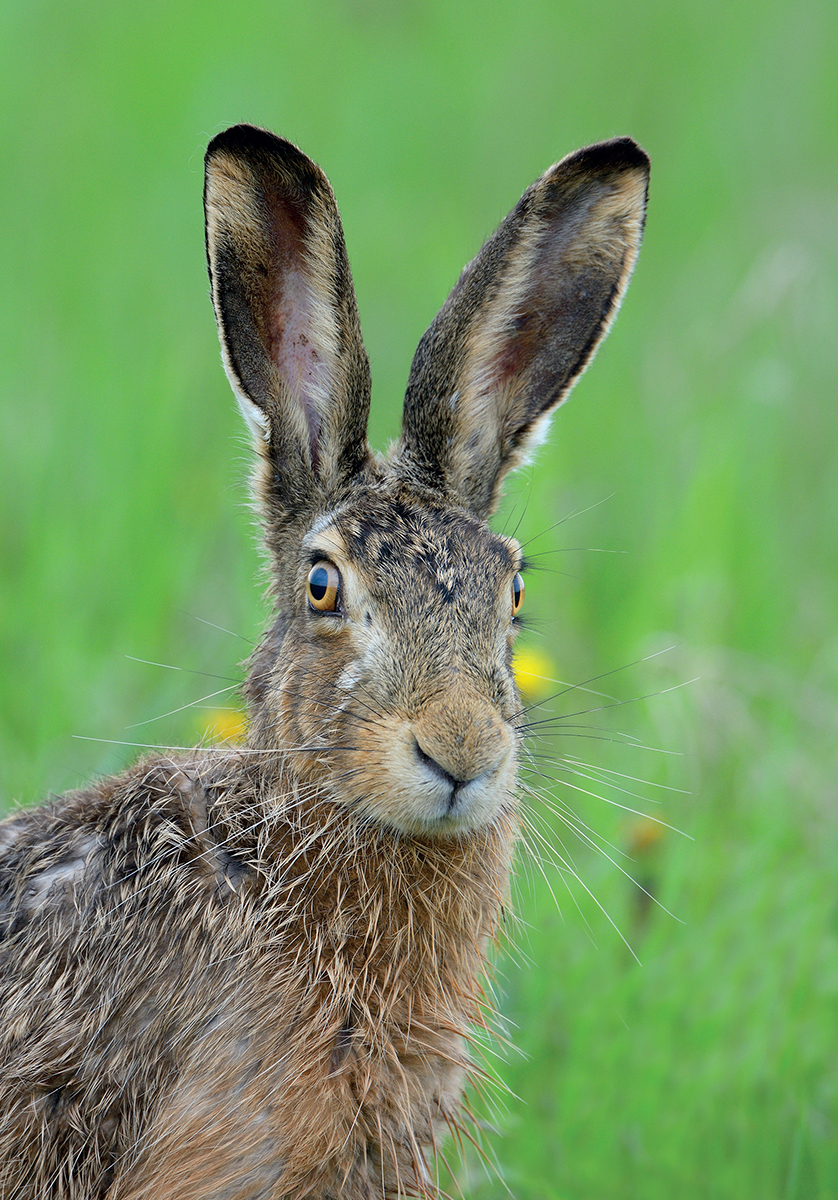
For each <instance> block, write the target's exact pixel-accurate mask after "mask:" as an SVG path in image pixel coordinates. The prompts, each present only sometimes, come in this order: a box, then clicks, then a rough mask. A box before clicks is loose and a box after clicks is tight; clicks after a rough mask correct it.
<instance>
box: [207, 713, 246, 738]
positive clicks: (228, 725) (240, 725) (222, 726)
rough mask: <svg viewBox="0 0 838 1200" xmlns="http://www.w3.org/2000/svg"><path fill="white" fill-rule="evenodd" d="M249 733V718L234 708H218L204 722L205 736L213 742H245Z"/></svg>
mask: <svg viewBox="0 0 838 1200" xmlns="http://www.w3.org/2000/svg"><path fill="white" fill-rule="evenodd" d="M246 733H247V718H246V717H245V715H244V713H243V712H239V711H238V710H237V709H232V708H217V709H214V710H213V711H212V712H210V713H208V714H207V717H206V719H205V720H204V722H203V736H204V737H205V738H209V739H210V740H211V741H213V742H234V743H237V742H243V741H244V738H245V734H246Z"/></svg>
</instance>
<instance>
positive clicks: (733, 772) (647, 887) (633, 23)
mask: <svg viewBox="0 0 838 1200" xmlns="http://www.w3.org/2000/svg"><path fill="white" fill-rule="evenodd" d="M836 61H838V9H836V7H835V6H834V5H830V4H828V3H827V2H826V0H799V3H798V4H796V5H795V6H793V7H792V6H791V5H788V4H785V3H782V2H780V0H762V2H761V3H759V4H757V3H756V0H731V2H730V3H727V4H722V3H720V2H718V0H711V2H709V3H706V4H703V5H700V6H699V5H696V6H690V7H687V6H678V5H672V4H664V3H662V2H661V0H637V2H636V3H634V4H627V3H604V2H602V0H592V2H591V3H589V4H587V5H584V6H583V5H571V4H568V3H565V2H562V3H556V2H551V0H521V3H519V4H518V5H515V6H509V5H505V4H502V3H500V2H499V0H484V3H481V4H479V5H478V4H472V3H456V2H452V0H416V2H415V3H406V2H395V0H387V2H385V0H322V2H319V3H312V4H310V5H297V6H291V5H290V4H288V3H285V2H284V0H277V2H276V3H274V4H272V5H268V4H265V3H257V2H256V0H243V2H242V4H241V5H239V6H238V7H237V8H236V9H235V10H232V9H231V8H230V7H229V6H222V5H220V4H217V3H215V0H204V3H202V4H200V5H199V4H197V3H195V2H194V0H184V2H183V3H181V4H179V5H172V4H163V3H160V0H149V2H148V3H146V4H144V5H136V4H129V3H127V2H126V0H111V3H109V4H107V5H105V4H102V3H99V2H97V0H91V2H90V3H88V4H86V5H83V6H79V7H78V9H77V11H72V10H71V7H70V6H68V5H62V4H59V3H57V2H56V0H32V3H29V4H27V5H22V4H13V3H11V2H10V0H5V3H4V4H3V7H2V13H0V145H2V147H3V157H2V165H3V171H2V182H0V226H2V231H3V232H2V237H1V238H0V264H2V278H3V288H2V290H0V330H2V336H0V494H1V495H2V506H3V507H2V521H1V522H0V683H1V684H2V686H0V762H2V770H1V771H0V806H2V807H4V808H7V807H10V806H11V805H12V804H16V803H30V802H34V801H35V800H36V799H38V798H39V797H41V796H43V795H44V794H46V793H48V792H60V791H63V790H65V789H67V788H70V787H74V786H78V785H80V784H81V783H83V782H84V781H85V780H86V779H88V778H89V777H90V776H91V775H93V774H95V773H102V772H109V771H112V770H115V769H118V768H119V767H120V766H121V765H122V764H124V763H125V762H127V761H129V760H130V758H131V757H132V756H133V755H134V754H136V753H137V750H136V749H134V747H135V746H136V745H158V744H163V745H183V744H191V743H192V742H193V741H194V740H195V739H196V738H200V737H203V736H208V734H207V730H208V729H210V730H214V731H215V732H223V730H224V728H226V727H227V722H233V723H234V722H235V713H236V710H237V697H236V693H235V681H236V680H237V679H238V678H240V666H239V664H240V663H241V661H242V660H243V659H244V658H245V657H246V655H247V653H248V650H249V648H250V646H251V644H252V642H253V640H254V638H255V637H257V636H258V633H259V631H260V629H261V627H262V625H263V622H264V620H265V615H266V614H265V608H264V604H263V602H262V598H261V591H262V584H261V576H260V570H261V567H260V555H259V549H258V544H257V537H256V535H255V532H254V529H253V523H252V516H251V514H250V512H249V509H248V505H247V488H246V478H247V471H248V462H249V450H248V447H247V444H246V438H245V436H244V431H243V429H242V428H241V425H240V418H239V416H238V413H237V412H236V411H235V407H234V404H233V401H232V397H231V395H230V392H229V388H228V385H227V383H226V380H225V379H224V376H223V372H222V370H221V367H220V364H219V354H218V348H217V340H216V334H215V328H214V323H213V319H212V313H211V307H210V303H209V299H208V287H207V281H206V269H205V261H204V250H203V231H202V219H201V186H202V156H203V151H204V148H205V146H206V142H207V140H208V139H209V137H211V136H212V135H213V134H214V133H215V132H217V131H218V130H219V129H221V128H223V127H224V126H226V125H228V124H232V123H234V122H236V121H240V120H247V121H251V122H254V123H256V124H261V125H265V126H267V127H269V128H271V129H274V130H275V131H277V132H279V133H282V134H283V135H284V136H287V137H289V138H291V139H292V140H294V141H296V142H297V143H298V144H299V145H300V146H301V147H302V148H303V149H304V150H305V151H306V152H307V153H308V154H309V155H311V156H312V157H313V158H314V159H315V160H316V161H318V162H319V163H320V164H321V165H322V166H323V168H324V169H325V170H326V172H327V174H328V175H329V177H330V179H331V181H332V184H333V186H334V189H335V192H336V195H337V198H338V202H339V205H340V207H341V212H342V216H343V221H344V227H345V231H346V239H347V244H348V249H349V254H350V259H351V262H352V266H353V271H354V276H355V283H356V288H357V292H358V299H359V307H360V312H361V319H362V324H363V327H364V331H365V337H366V342H367V348H368V350H369V353H370V359H371V364H372V372H373V417H372V427H371V436H372V438H373V441H374V443H375V444H376V445H378V446H383V445H385V444H386V442H387V440H388V439H389V438H391V437H393V436H395V434H396V433H397V431H398V422H399V411H400V404H401V397H402V395H403V390H404V383H405V380H406V378H407V371H408V367H409V364H410V359H411V356H412V354H413V350H414V348H415V346H416V343H417V341H418V339H419V337H420V336H421V334H422V332H423V330H424V329H425V327H426V326H427V324H428V323H429V322H430V320H431V319H432V317H433V315H434V313H435V312H436V311H437V309H438V308H439V306H440V305H441V303H442V302H443V300H444V298H445V296H446V294H447V292H448V290H449V289H450V287H451V285H452V284H453V283H454V281H455V279H456V277H457V274H458V272H459V270H460V268H461V266H462V265H463V263H464V262H466V260H467V259H469V258H470V257H471V256H472V255H473V254H474V253H475V252H476V251H477V249H478V248H479V246H480V244H481V242H482V241H483V239H484V238H485V237H486V236H487V235H488V234H489V233H490V232H491V231H492V230H493V229H494V228H495V226H496V225H497V223H498V222H499V220H500V219H501V218H502V217H503V216H504V215H505V213H506V212H507V211H508V210H509V208H511V206H512V205H513V204H514V203H515V201H516V200H517V198H518V196H519V195H520V193H521V191H522V190H523V189H524V187H526V186H527V185H528V184H529V183H530V182H531V181H532V180H533V179H534V178H535V177H536V176H537V175H538V174H540V172H542V171H543V170H544V169H545V168H546V167H547V166H548V165H549V164H550V163H551V162H552V161H555V160H556V159H558V158H560V157H561V156H562V155H564V154H565V153H567V152H569V151H571V150H573V149H575V148H576V147H578V146H580V145H583V144H585V143H586V142H590V141H596V140H600V139H602V138H606V137H610V136H614V135H617V134H630V135H631V136H633V137H635V138H636V139H637V140H638V141H639V142H640V143H641V144H642V145H643V146H644V148H645V149H646V150H647V151H648V153H649V154H650V156H651V159H652V185H651V193H650V205H649V216H648V225H647V232H646V238H645V243H644V247H643V250H642V252H641V255H640V261H639V265H638V268H637V271H636V273H635V277H634V281H633V283H632V285H631V287H630V289H629V292H628V294H627V297H626V300H625V303H624V306H623V310H622V312H621V313H620V315H619V317H618V319H617V322H616V324H615V327H614V329H613V331H612V333H611V335H610V337H609V339H608V341H607V342H606V343H605V345H604V347H603V348H602V350H601V352H600V354H599V356H598V358H597V360H596V361H595V363H594V364H593V366H592V368H591V370H590V371H589V372H588V373H587V374H586V375H585V377H584V378H583V379H582V380H581V382H580V383H579V385H578V387H577V389H576V391H575V392H574V394H573V397H572V398H571V400H570V402H569V403H568V405H567V406H566V407H565V408H563V409H562V410H561V412H560V413H559V415H558V416H557V418H556V420H555V421H554V423H553V429H552V434H551V439H550V442H549V445H546V446H545V447H544V448H543V449H542V450H541V451H540V453H539V456H538V459H537V461H536V462H535V464H534V465H533V466H531V467H528V468H527V469H526V470H524V471H523V472H521V473H520V474H519V475H518V476H517V477H516V479H515V480H514V482H513V483H512V484H511V485H510V486H509V488H508V495H507V498H506V501H505V507H504V511H503V513H502V514H501V515H500V517H499V518H498V520H497V526H498V528H505V529H515V530H516V534H517V536H518V537H519V538H520V539H521V540H522V541H524V542H526V543H527V544H528V548H529V553H530V555H531V557H533V558H534V560H535V563H536V566H537V568H538V569H537V570H534V571H533V572H531V574H530V576H529V577H528V581H527V589H528V590H527V612H528V615H529V622H528V628H527V630H526V631H525V633H524V634H523V635H522V639H521V650H522V654H521V661H522V681H523V683H524V684H525V686H526V688H527V692H526V698H527V700H528V702H530V703H532V704H533V705H534V706H536V707H534V708H533V709H532V718H533V723H534V736H533V739H532V741H531V744H530V753H531V757H530V758H529V759H528V761H527V766H526V769H525V771H524V783H525V795H524V802H525V808H526V812H527V817H528V825H529V830H530V832H529V834H528V838H527V844H526V846H524V847H522V853H521V857H520V869H519V873H518V879H517V883H516V888H515V892H516V902H515V907H516V910H517V918H516V923H515V928H514V929H513V930H512V931H511V938H510V946H509V947H507V948H505V949H503V950H502V951H501V952H500V953H499V956H498V962H497V969H496V974H495V978H494V988H495V992H496V997H497V1004H498V1007H499V1010H500V1013H501V1019H502V1021H503V1024H504V1028H505V1030H506V1032H507V1035H508V1037H509V1040H510V1041H511V1043H512V1044H513V1045H512V1048H507V1049H503V1047H502V1046H501V1045H498V1046H496V1047H495V1048H494V1049H490V1050H489V1051H488V1052H487V1054H488V1057H487V1064H488V1068H489V1069H490V1070H491V1071H492V1072H494V1073H496V1074H497V1076H498V1080H499V1085H498V1089H497V1090H496V1092H495V1093H494V1099H490V1100H489V1102H488V1111H487V1113H486V1119H487V1121H491V1123H492V1124H494V1125H496V1126H498V1129H499V1132H498V1133H493V1134H487V1138H486V1145H487V1147H489V1148H490V1149H489V1154H490V1157H492V1158H493V1159H494V1160H495V1161H496V1166H495V1167H493V1168H489V1169H487V1168H486V1167H485V1166H484V1165H481V1161H480V1157H479V1155H477V1154H476V1152H474V1151H473V1150H468V1151H467V1152H466V1155H465V1161H464V1162H463V1163H461V1164H460V1165H459V1166H458V1167H456V1168H455V1173H456V1176H457V1183H456V1185H455V1184H453V1183H452V1184H451V1185H450V1188H449V1190H451V1191H452V1192H453V1193H454V1194H456V1188H457V1187H460V1188H461V1190H462V1193H463V1194H464V1195H465V1196H467V1197H474V1198H475V1200H490V1198H491V1200H495V1198H498V1200H499V1198H500V1197H503V1196H508V1195H509V1194H510V1192H511V1193H512V1194H513V1195H514V1196H516V1197H517V1198H518V1200H606V1198H607V1200H671V1198H672V1197H674V1196H678V1197H685V1198H692V1197H695V1198H696V1200H698V1198H701V1200H734V1198H735V1200H743V1198H744V1200H750V1198H752V1197H753V1198H754V1200H756V1198H759V1200H828V1198H834V1197H835V1196H838V871H837V870H836V863H838V686H836V685H838V624H836V613H838V546H836V541H838V539H836V530H838V436H837V435H838V423H837V422H838V414H836V399H837V398H838V397H836V382H835V381H836V372H835V357H836V356H835V340H836V329H838V270H836V268H838V85H836V71H835V63H836ZM159 664H162V665H159ZM524 668H526V669H528V670H529V671H530V673H531V674H532V676H534V677H533V678H531V679H527V678H525V677H524V674H523V670H524ZM542 676H546V677H547V680H545V679H544V678H539V677H542ZM548 680H556V681H563V682H555V683H552V682H548ZM570 685H573V686H570ZM231 687H232V689H233V690H229V689H230V688H231ZM225 714H226V715H225ZM231 727H232V726H231Z"/></svg>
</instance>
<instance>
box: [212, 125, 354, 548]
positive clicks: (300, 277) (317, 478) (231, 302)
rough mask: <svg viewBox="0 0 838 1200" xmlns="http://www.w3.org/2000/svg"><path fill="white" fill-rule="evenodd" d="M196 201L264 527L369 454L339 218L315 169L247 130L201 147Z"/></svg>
mask: <svg viewBox="0 0 838 1200" xmlns="http://www.w3.org/2000/svg"><path fill="white" fill-rule="evenodd" d="M204 207H205V211H206V222H207V262H208V266H209V273H210V281H211V283H212V301H213V306H214V308H215V315H216V319H217V321H218V332H219V336H220V338H221V348H222V353H223V357H224V366H225V368H226V370H227V375H228V376H229V379H230V383H231V384H232V386H233V391H234V392H235V395H236V398H237V400H238V402H239V405H240V407H241V409H242V412H243V413H244V416H245V418H246V420H247V423H248V425H249V426H250V428H251V431H252V433H253V435H254V439H255V442H256V445H257V448H258V450H259V452H260V453H261V455H262V456H263V458H264V460H265V464H264V466H265V469H264V470H263V472H262V479H261V487H260V490H261V499H262V503H263V506H264V508H265V517H266V520H267V523H268V525H269V527H270V526H272V525H275V526H280V527H281V525H282V523H283V522H284V521H286V520H287V519H289V518H292V517H294V516H295V515H298V514H302V515H305V514H308V515H310V514H311V512H313V511H316V510H317V509H318V508H319V507H321V506H322V505H323V503H325V502H327V501H328V498H329V497H330V496H331V495H334V494H335V492H336V491H339V490H340V488H341V487H342V486H343V485H344V484H345V483H347V482H348V481H349V480H350V479H351V478H352V477H353V476H354V475H355V474H357V472H358V471H359V470H360V469H361V467H362V466H363V464H364V462H365V460H366V457H367V454H368V447H367V440H366V425H367V416H368V414H369V403H370V374H369V363H368V361H367V356H366V352H365V350H364V346H363V342H362V340H361V330H360V326H359V322H358V310H357V306H356V303H355V293H354V290H353V287H352V276H351V274H350V271H349V263H348V261H347V257H346V247H345V245H344V240H343V231H342V228H341V223H340V217H339V216H338V210H337V205H336V204H335V198H334V195H333V194H332V189H331V187H330V186H329V181H328V180H327V179H326V176H325V175H324V174H323V172H322V171H321V170H320V168H319V167H317V166H316V165H315V164H314V163H313V162H312V161H311V159H309V158H307V157H306V156H305V155H304V154H303V153H302V152H301V151H300V150H298V149H297V147H296V146H293V145H292V144H291V143H290V142H286V141H283V140H282V139H280V138H277V137H275V136H274V135H273V134H271V133H268V132H267V131H265V130H263V129H256V128H254V127H253V126H251V125H236V126H234V127H233V128H231V129H227V130H226V131H225V132H224V133H220V134H218V136H217V137H215V138H213V140H212V141H211V142H210V144H209V147H208V149H207V154H206V181H205V188H204Z"/></svg>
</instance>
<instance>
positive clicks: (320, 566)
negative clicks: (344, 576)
mask: <svg viewBox="0 0 838 1200" xmlns="http://www.w3.org/2000/svg"><path fill="white" fill-rule="evenodd" d="M306 595H307V596H308V602H309V604H310V605H311V607H312V608H314V609H316V610H317V612H337V611H338V608H339V606H340V571H339V570H338V569H337V567H336V566H335V564H334V563H330V562H326V560H325V559H323V561H322V562H316V563H315V564H314V566H313V567H312V568H311V570H310V571H309V573H308V579H307V580H306Z"/></svg>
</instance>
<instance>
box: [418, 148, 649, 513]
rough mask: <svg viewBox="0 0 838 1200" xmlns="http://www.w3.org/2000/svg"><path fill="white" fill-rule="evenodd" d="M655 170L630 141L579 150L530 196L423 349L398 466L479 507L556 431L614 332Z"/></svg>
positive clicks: (474, 267) (460, 287) (484, 253)
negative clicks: (560, 413) (566, 403)
mask: <svg viewBox="0 0 838 1200" xmlns="http://www.w3.org/2000/svg"><path fill="white" fill-rule="evenodd" d="M648 178H649V160H648V158H647V157H646V155H645V154H644V152H643V151H642V150H641V149H640V147H639V146H638V145H636V143H635V142H633V141H631V139H630V138H615V139H614V140H612V141H610V142H600V143H599V144H598V145H595V146H588V147H586V148H585V149H584V150H577V151H576V153H575V154H570V155H568V157H567V158H565V159H563V160H562V161H561V162H559V163H556V165H555V166H553V167H551V168H550V170H549V171H547V172H546V174H544V175H543V176H542V177H541V179H539V180H537V181H536V182H535V183H534V184H533V185H532V187H530V188H528V190H527V191H526V192H525V193H524V195H523V196H522V197H521V200H520V201H519V203H518V204H517V205H516V207H515V208H514V209H513V210H512V212H511V213H510V214H509V216H508V217H507V218H506V220H505V221H504V222H503V224H502V225H501V226H500V228H499V229H498V230H497V232H496V233H495V234H494V235H493V237H491V238H490V239H489V241H488V242H487V243H486V245H485V246H484V247H483V249H482V250H481V251H480V253H479V254H478V256H477V257H476V258H475V259H474V261H473V262H471V263H469V265H468V266H467V267H466V269H465V270H464V271H463V273H462V275H461V276H460V279H459V282H458V283H457V284H456V286H455V287H454V290H453V291H452V292H451V295H450V296H449V297H448V300H447V301H446V303H445V305H444V306H443V308H442V310H441V311H440V313H439V315H438V316H437V318H436V320H435V321H434V322H433V324H432V325H431V327H430V328H429V329H428V331H427V332H426V334H425V336H424V337H423V338H422V340H421V342H420V343H419V349H418V350H417V351H416V356H415V358H414V360H413V366H412V368H411V372H410V378H409V380H408V384H407V395H406V397H405V406H404V422H403V426H402V438H401V441H400V442H399V443H398V444H397V446H396V448H395V455H394V457H395V462H396V465H397V469H398V470H400V471H401V472H402V473H403V474H405V475H406V476H407V477H408V478H409V479H410V480H412V481H413V482H415V483H418V484H419V485H420V486H422V487H424V488H427V489H430V490H432V491H434V492H436V493H443V494H447V495H448V496H449V497H450V498H451V499H452V500H455V501H456V502H457V503H459V504H462V505H464V506H465V507H466V508H469V509H470V510H471V511H472V512H474V513H476V514H477V515H478V516H480V517H484V518H485V517H487V516H489V515H490V514H491V512H492V511H493V510H494V508H495V506H496V504H497V499H498V494H499V492H500V485H501V481H502V480H503V477H504V475H505V474H506V472H507V471H509V470H511V469H512V468H513V467H515V466H517V465H518V464H519V463H520V462H521V461H522V460H523V459H525V458H526V455H527V453H528V452H529V450H530V449H532V447H533V446H534V445H537V444H538V442H539V441H540V440H541V438H542V437H543V435H544V433H545V432H546V425H547V422H548V420H549V417H550V414H551V413H552V412H553V410H554V409H555V408H556V407H557V406H558V405H559V404H561V402H562V401H563V400H565V399H566V398H567V396H568V394H569V392H570V389H571V388H572V387H573V384H574V383H575V381H576V380H577V379H578V377H579V376H580V375H581V373H582V371H583V370H584V369H585V367H586V366H587V364H588V363H589V362H590V359H591V357H592V355H593V353H594V351H595V350H596V348H597V346H598V345H599V343H600V341H601V340H602V338H603V337H604V336H605V334H606V332H607V331H608V327H609V325H610V324H611V321H612V320H613V318H614V315H615V313H616V311H617V308H618V307H619V304H620V300H621V299H622V296H623V292H624V291H625V289H626V285H627V284H628V281H629V278H630V276H631V272H632V269H633V267H634V263H635V260H636V258H637V252H638V250H639V249H640V238H641V234H642V232H643V220H644V215H645V209H646V187H647V183H648Z"/></svg>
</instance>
